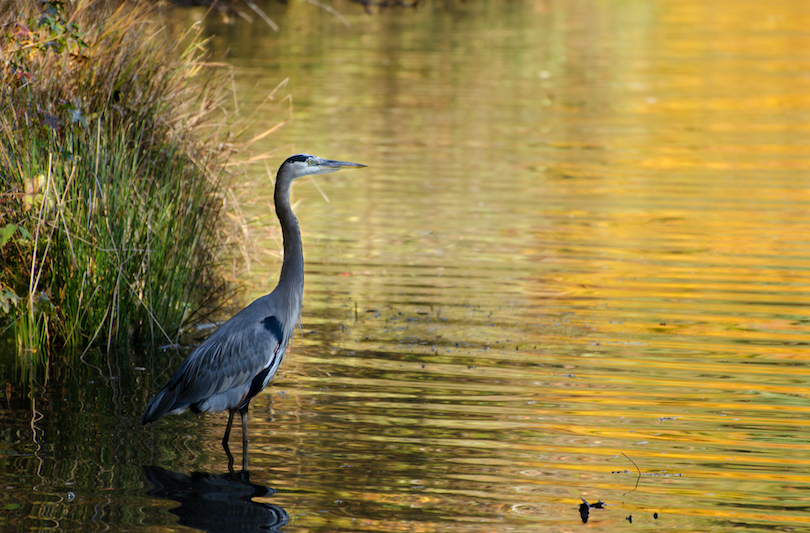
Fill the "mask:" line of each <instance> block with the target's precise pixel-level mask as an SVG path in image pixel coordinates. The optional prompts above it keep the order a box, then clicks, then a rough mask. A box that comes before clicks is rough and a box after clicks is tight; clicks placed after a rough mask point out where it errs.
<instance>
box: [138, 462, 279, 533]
mask: <svg viewBox="0 0 810 533" xmlns="http://www.w3.org/2000/svg"><path fill="white" fill-rule="evenodd" d="M144 473H145V474H146V480H147V481H149V483H150V484H151V485H152V488H151V489H150V490H149V491H147V494H148V495H150V496H156V497H159V498H164V499H167V500H172V501H175V502H178V503H179V504H180V507H175V508H174V509H172V510H171V512H172V513H173V514H175V515H177V518H178V520H177V522H178V523H179V524H180V525H183V526H188V527H193V528H195V529H201V530H203V531H208V532H209V533H237V532H248V531H276V532H280V531H281V530H280V529H279V528H281V527H283V526H285V525H286V524H287V523H288V522H289V521H290V515H289V514H287V511H285V510H284V509H283V508H281V507H279V506H278V505H273V504H269V503H261V502H254V501H253V500H252V498H260V497H264V496H270V495H272V494H275V492H276V491H275V489H272V488H270V487H264V486H262V485H256V484H254V483H251V482H250V474H249V473H248V472H246V471H242V472H239V473H233V472H231V473H230V474H219V475H218V474H205V473H201V472H195V473H193V474H191V475H190V476H187V475H186V474H182V473H180V472H172V471H170V470H164V469H163V468H159V467H156V466H146V467H144Z"/></svg>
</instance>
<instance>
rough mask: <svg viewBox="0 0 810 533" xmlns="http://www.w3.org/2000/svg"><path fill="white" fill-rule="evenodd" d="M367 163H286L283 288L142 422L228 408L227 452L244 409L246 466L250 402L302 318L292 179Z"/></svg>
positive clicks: (211, 344) (278, 198)
mask: <svg viewBox="0 0 810 533" xmlns="http://www.w3.org/2000/svg"><path fill="white" fill-rule="evenodd" d="M363 166H365V165H359V164H357V163H347V162H343V161H330V160H326V159H321V158H318V157H315V156H311V155H307V154H299V155H295V156H292V157H290V158H288V159H287V160H286V161H285V162H284V163H283V164H282V165H281V167H280V168H279V171H278V175H277V177H276V186H275V194H274V200H275V206H276V214H277V215H278V218H279V222H280V223H281V230H282V234H283V237H284V261H283V262H282V265H281V275H280V276H279V281H278V285H277V286H276V288H275V289H274V290H273V292H271V293H270V294H268V295H266V296H262V297H261V298H259V299H258V300H255V301H254V302H253V303H251V304H250V305H249V306H247V307H245V308H244V309H242V310H241V311H239V312H238V313H237V314H235V315H234V316H233V317H231V318H230V320H228V321H227V322H225V323H224V324H222V325H221V326H220V327H219V328H218V329H217V330H216V331H215V332H214V333H213V334H212V335H211V336H210V337H208V338H207V339H206V340H205V341H204V342H203V343H202V344H200V345H199V346H198V347H197V348H196V349H195V350H194V351H193V352H192V353H191V355H189V356H188V357H187V358H186V359H185V360H184V361H183V362H182V363H181V365H180V367H179V368H178V369H177V370H176V371H175V373H174V375H173V376H172V378H171V379H170V380H169V382H168V383H167V384H166V386H165V387H163V389H161V391H160V392H158V393H157V394H156V395H155V397H154V398H152V400H151V401H150V402H149V405H147V407H146V411H145V412H144V415H143V419H142V421H141V422H142V423H143V424H148V423H150V422H154V421H156V420H158V419H159V418H161V417H162V416H164V415H167V414H176V413H181V412H183V411H185V410H187V409H192V410H193V411H195V412H219V411H224V410H226V409H227V410H228V411H230V416H229V418H228V426H227V428H226V430H225V437H224V438H223V445H225V446H226V449H227V442H228V437H229V435H230V429H231V422H232V421H233V416H234V413H235V412H236V411H239V412H240V413H241V414H242V431H243V434H242V438H243V446H244V448H245V449H244V456H243V461H244V462H243V464H244V465H245V468H246V465H247V459H246V457H247V410H248V405H249V403H250V400H251V398H253V397H254V396H255V395H256V394H258V393H259V392H261V391H262V389H264V388H265V387H266V386H267V384H268V383H269V382H270V380H271V379H272V378H273V375H274V374H275V373H276V371H277V370H278V367H279V365H281V361H282V359H283V358H284V353H285V352H286V349H287V346H288V344H289V341H290V339H291V338H292V335H293V331H294V330H295V325H296V324H297V323H298V320H299V318H300V315H301V301H302V299H303V295H304V255H303V246H302V243H301V232H300V230H299V228H298V220H297V219H296V218H295V215H294V214H293V211H292V208H291V207H290V188H291V186H292V182H293V181H294V180H295V179H296V178H299V177H301V176H306V175H311V174H324V173H327V172H335V171H337V170H340V169H342V168H360V167H363Z"/></svg>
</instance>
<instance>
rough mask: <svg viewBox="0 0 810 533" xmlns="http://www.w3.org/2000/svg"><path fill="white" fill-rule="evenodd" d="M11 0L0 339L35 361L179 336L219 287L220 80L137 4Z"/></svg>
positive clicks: (0, 148)
mask: <svg viewBox="0 0 810 533" xmlns="http://www.w3.org/2000/svg"><path fill="white" fill-rule="evenodd" d="M4 4H5V6H4V7H0V32H2V35H0V47H1V48H0V53H1V54H2V56H1V57H2V62H3V63H2V72H1V73H0V74H1V75H2V78H3V79H2V89H0V331H4V330H5V332H6V333H5V335H6V336H9V335H11V336H13V338H14V344H15V346H16V352H17V357H18V360H19V362H20V363H21V364H23V365H26V364H27V365H38V364H40V363H43V362H47V361H49V360H51V359H52V358H54V357H72V355H73V354H75V353H76V352H77V351H79V350H83V349H85V348H86V347H88V346H91V345H94V344H95V345H103V346H106V348H107V349H114V348H116V347H122V346H126V345H127V344H128V343H130V342H133V341H136V342H144V341H151V342H167V341H175V340H176V339H177V335H178V333H179V332H180V331H181V329H182V328H183V326H184V325H187V324H188V322H189V320H191V319H192V317H194V316H195V313H196V312H197V311H198V310H199V309H200V308H202V307H203V306H205V305H206V304H208V303H209V302H210V300H211V299H212V298H216V297H217V296H218V295H219V293H220V290H221V288H222V279H221V277H220V276H219V274H218V271H217V268H216V264H217V261H216V258H217V256H218V254H219V253H220V252H221V248H222V247H223V245H224V243H225V242H226V241H227V240H228V238H229V235H228V229H227V225H224V224H223V223H222V218H224V217H222V218H221V217H220V213H221V211H222V209H223V205H224V204H225V190H226V189H227V187H228V186H229V180H230V176H229V175H228V174H227V173H225V172H224V171H223V169H224V168H225V165H224V164H225V162H226V161H227V160H228V157H229V156H230V152H231V144H230V143H229V142H228V141H227V137H226V133H225V129H224V126H225V124H226V123H227V115H226V113H225V112H224V111H223V106H222V103H223V100H222V96H223V94H224V91H223V90H222V87H224V86H225V85H226V84H225V79H224V77H218V76H217V75H216V74H215V73H214V74H212V73H211V69H210V68H207V67H206V66H205V63H204V57H203V51H202V50H203V49H202V47H201V45H200V43H199V42H198V40H196V39H191V40H192V41H193V42H192V44H191V45H190V46H189V47H188V48H186V49H184V50H180V49H179V45H178V44H177V42H178V41H172V40H170V39H169V38H168V37H167V36H165V35H164V34H163V33H162V32H161V31H160V29H159V28H157V27H156V26H155V25H154V24H153V23H152V22H151V21H150V20H151V18H150V13H149V11H148V10H149V7H148V6H147V5H146V4H143V3H140V2H124V3H122V4H121V5H120V6H118V7H116V4H115V3H112V2H105V1H102V0H85V1H78V2H72V3H65V4H62V3H58V2H51V3H44V4H43V3H41V2H38V1H34V0H18V1H16V2H10V3H4ZM186 41H188V39H186Z"/></svg>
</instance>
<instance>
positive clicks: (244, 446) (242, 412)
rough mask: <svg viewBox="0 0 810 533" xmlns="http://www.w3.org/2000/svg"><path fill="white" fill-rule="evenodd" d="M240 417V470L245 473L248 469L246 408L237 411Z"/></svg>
mask: <svg viewBox="0 0 810 533" xmlns="http://www.w3.org/2000/svg"><path fill="white" fill-rule="evenodd" d="M239 414H240V415H242V470H243V471H245V472H247V469H248V427H247V414H248V406H247V405H246V406H244V407H243V408H242V409H240V410H239Z"/></svg>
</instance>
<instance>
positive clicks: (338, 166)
mask: <svg viewBox="0 0 810 533" xmlns="http://www.w3.org/2000/svg"><path fill="white" fill-rule="evenodd" d="M318 166H319V167H320V172H318V174H326V173H328V172H337V171H338V170H345V169H348V168H363V167H365V166H366V165H361V164H360V163H351V162H349V161H334V160H332V159H321V160H320V161H319V162H318Z"/></svg>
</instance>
